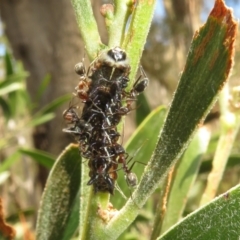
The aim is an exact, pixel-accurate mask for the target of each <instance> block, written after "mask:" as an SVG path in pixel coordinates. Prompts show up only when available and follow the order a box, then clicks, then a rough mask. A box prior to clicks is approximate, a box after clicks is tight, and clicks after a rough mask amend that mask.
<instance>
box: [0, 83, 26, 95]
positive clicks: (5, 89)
mask: <svg viewBox="0 0 240 240" xmlns="http://www.w3.org/2000/svg"><path fill="white" fill-rule="evenodd" d="M23 89H24V85H23V84H22V83H10V84H8V85H7V86H5V87H1V88H0V96H4V95H6V94H8V93H10V92H14V91H18V90H23Z"/></svg>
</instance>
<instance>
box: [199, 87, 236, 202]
mask: <svg viewBox="0 0 240 240" xmlns="http://www.w3.org/2000/svg"><path fill="white" fill-rule="evenodd" d="M219 103H220V109H221V114H222V115H221V118H220V124H221V135H220V138H219V141H218V145H217V149H216V152H215V155H214V158H213V162H212V170H211V172H210V174H209V176H208V181H207V186H206V189H205V191H204V194H203V196H202V199H201V202H200V205H201V206H202V205H205V204H206V203H208V202H209V201H211V200H212V199H213V198H214V197H215V196H216V194H217V190H218V187H219V185H220V182H221V180H222V177H223V173H224V171H225V168H226V165H227V161H228V158H229V156H230V154H231V150H232V148H233V144H234V141H235V138H236V135H237V133H238V131H239V127H240V118H239V116H238V114H235V113H234V112H232V111H231V110H230V109H229V90H228V86H227V85H226V86H225V87H224V89H223V91H222V92H221V94H220V99H219Z"/></svg>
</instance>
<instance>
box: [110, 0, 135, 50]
mask: <svg viewBox="0 0 240 240" xmlns="http://www.w3.org/2000/svg"><path fill="white" fill-rule="evenodd" d="M133 5H134V2H133V1H129V0H116V1H115V4H114V9H113V15H114V16H113V17H112V18H111V20H110V23H109V47H111V48H112V47H116V46H121V45H122V43H123V38H124V34H125V31H126V26H127V21H128V19H129V16H130V14H131V13H132V11H133V8H134V6H133ZM106 20H107V19H106ZM106 23H107V22H106ZM107 26H108V24H107ZM116 29H117V30H116Z"/></svg>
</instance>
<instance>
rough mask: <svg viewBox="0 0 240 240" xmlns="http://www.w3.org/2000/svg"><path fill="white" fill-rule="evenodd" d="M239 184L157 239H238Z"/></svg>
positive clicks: (239, 216) (239, 234)
mask: <svg viewBox="0 0 240 240" xmlns="http://www.w3.org/2000/svg"><path fill="white" fill-rule="evenodd" d="M239 222H240V185H237V186H236V187H234V188H232V189H231V190H229V191H228V192H226V193H224V194H222V195H220V196H219V197H217V198H216V199H215V200H213V201H212V202H211V203H210V204H208V205H206V206H204V207H202V208H200V209H199V210H197V211H195V212H193V213H191V214H189V215H188V216H187V217H186V218H184V219H183V220H182V221H181V222H180V223H178V224H177V225H175V226H174V227H172V228H171V229H170V230H169V231H168V232H167V233H165V234H164V235H163V236H161V237H160V238H158V239H159V240H172V239H176V240H192V239H199V240H201V239H202V240H205V239H211V240H217V239H236V240H237V239H239V236H240V228H239Z"/></svg>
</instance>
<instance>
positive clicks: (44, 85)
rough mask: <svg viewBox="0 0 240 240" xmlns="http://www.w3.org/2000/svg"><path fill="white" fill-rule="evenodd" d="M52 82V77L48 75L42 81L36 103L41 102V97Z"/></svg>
mask: <svg viewBox="0 0 240 240" xmlns="http://www.w3.org/2000/svg"><path fill="white" fill-rule="evenodd" d="M50 81H51V75H50V74H46V76H45V77H44V78H43V80H42V81H41V83H40V86H39V87H38V90H37V94H36V99H35V101H36V102H39V100H40V98H41V96H42V95H43V93H44V92H45V91H46V89H47V87H48V85H49V83H50Z"/></svg>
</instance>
